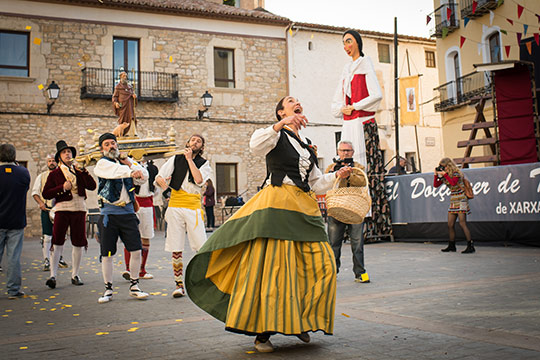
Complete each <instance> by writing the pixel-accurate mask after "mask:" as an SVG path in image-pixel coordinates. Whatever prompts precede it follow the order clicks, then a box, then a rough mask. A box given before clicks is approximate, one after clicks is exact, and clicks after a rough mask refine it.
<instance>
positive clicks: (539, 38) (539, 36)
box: [534, 33, 540, 46]
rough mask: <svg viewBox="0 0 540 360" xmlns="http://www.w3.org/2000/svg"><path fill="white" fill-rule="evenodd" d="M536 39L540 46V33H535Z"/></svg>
mask: <svg viewBox="0 0 540 360" xmlns="http://www.w3.org/2000/svg"><path fill="white" fill-rule="evenodd" d="M534 41H536V45H537V46H540V35H539V34H538V33H534Z"/></svg>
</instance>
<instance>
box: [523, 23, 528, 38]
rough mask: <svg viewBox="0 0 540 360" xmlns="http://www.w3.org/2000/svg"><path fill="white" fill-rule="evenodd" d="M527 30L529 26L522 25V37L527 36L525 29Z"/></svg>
mask: <svg viewBox="0 0 540 360" xmlns="http://www.w3.org/2000/svg"><path fill="white" fill-rule="evenodd" d="M528 28H529V25H527V24H523V36H527V29H528Z"/></svg>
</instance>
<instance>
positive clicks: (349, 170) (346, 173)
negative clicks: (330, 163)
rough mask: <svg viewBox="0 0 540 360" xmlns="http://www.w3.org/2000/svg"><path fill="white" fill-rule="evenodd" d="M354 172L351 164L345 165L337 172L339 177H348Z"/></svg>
mask: <svg viewBox="0 0 540 360" xmlns="http://www.w3.org/2000/svg"><path fill="white" fill-rule="evenodd" d="M351 173H352V167H350V166H344V167H342V168H341V169H339V170H338V171H336V172H335V174H336V177H337V178H341V179H346V178H348V177H349V175H351Z"/></svg>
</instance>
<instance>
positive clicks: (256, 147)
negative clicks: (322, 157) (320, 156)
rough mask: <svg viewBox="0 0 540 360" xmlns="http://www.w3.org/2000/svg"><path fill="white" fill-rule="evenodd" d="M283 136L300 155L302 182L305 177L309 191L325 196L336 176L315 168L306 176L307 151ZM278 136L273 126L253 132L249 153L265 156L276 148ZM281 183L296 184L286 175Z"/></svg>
mask: <svg viewBox="0 0 540 360" xmlns="http://www.w3.org/2000/svg"><path fill="white" fill-rule="evenodd" d="M285 135H286V136H288V137H289V141H290V143H291V145H292V146H293V148H294V149H295V150H296V152H297V153H298V155H300V159H299V161H298V170H299V173H300V176H301V177H302V180H305V179H306V177H307V178H308V184H309V187H310V188H311V190H313V191H314V192H315V193H316V194H325V193H326V192H327V191H328V190H329V189H330V188H331V187H332V185H333V184H334V181H335V180H336V175H335V174H334V173H331V174H323V173H322V172H321V170H319V168H318V167H317V166H313V169H311V172H310V173H309V174H308V169H309V166H310V164H311V162H310V160H309V158H310V152H309V150H307V149H305V148H303V147H302V146H301V145H300V144H299V143H298V141H296V140H295V139H293V138H292V136H290V135H289V134H285ZM280 136H281V132H279V131H278V132H276V131H275V130H274V128H273V125H272V126H270V127H267V128H262V129H258V130H255V132H254V133H253V135H251V140H250V141H249V147H250V149H251V152H252V153H253V154H255V155H263V156H266V154H268V153H269V152H270V151H272V149H274V148H275V147H276V145H277V143H278V141H279V137H280ZM298 136H299V137H300V139H301V140H302V141H303V142H304V143H306V139H305V138H304V137H303V136H302V135H300V134H299V135H298ZM283 183H284V184H287V185H294V186H296V184H295V183H294V182H293V181H292V180H291V179H290V178H289V177H288V176H286V175H285V178H284V179H283ZM268 184H270V179H268V180H267V181H266V185H268Z"/></svg>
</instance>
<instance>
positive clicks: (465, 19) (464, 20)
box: [463, 16, 471, 27]
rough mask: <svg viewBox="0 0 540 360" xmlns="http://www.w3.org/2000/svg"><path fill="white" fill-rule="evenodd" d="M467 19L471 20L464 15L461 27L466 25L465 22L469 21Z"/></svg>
mask: <svg viewBox="0 0 540 360" xmlns="http://www.w3.org/2000/svg"><path fill="white" fill-rule="evenodd" d="M469 20H471V19H469V18H468V17H466V16H465V17H464V18H463V27H467V24H468V23H469Z"/></svg>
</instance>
